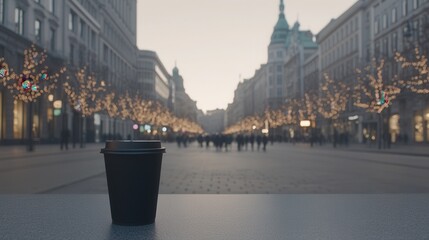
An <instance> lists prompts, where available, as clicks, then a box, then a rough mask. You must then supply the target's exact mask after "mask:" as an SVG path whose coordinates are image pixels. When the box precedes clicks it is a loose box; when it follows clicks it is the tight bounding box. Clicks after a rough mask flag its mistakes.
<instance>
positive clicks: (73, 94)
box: [64, 68, 106, 117]
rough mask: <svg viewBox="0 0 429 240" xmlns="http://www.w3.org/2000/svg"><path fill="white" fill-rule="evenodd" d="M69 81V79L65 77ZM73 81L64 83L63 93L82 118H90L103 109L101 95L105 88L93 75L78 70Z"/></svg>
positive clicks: (84, 70) (83, 69)
mask: <svg viewBox="0 0 429 240" xmlns="http://www.w3.org/2000/svg"><path fill="white" fill-rule="evenodd" d="M67 79H68V80H70V78H69V77H67ZM74 80H75V81H73V82H70V81H67V82H65V83H64V92H65V93H66V94H67V97H68V101H69V103H70V105H71V106H73V107H74V109H75V110H76V111H78V112H80V113H81V114H82V115H83V116H86V117H88V116H91V115H93V114H94V113H96V112H99V111H101V110H102V109H103V101H102V98H101V93H103V92H105V91H106V87H105V86H102V85H101V81H97V79H96V78H95V76H94V75H92V74H88V73H87V72H86V68H82V69H80V70H79V71H78V72H77V73H76V74H75V78H74Z"/></svg>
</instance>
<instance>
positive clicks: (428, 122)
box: [0, 109, 429, 141]
mask: <svg viewBox="0 0 429 240" xmlns="http://www.w3.org/2000/svg"><path fill="white" fill-rule="evenodd" d="M0 113H1V112H0ZM424 119H425V123H426V141H429V109H427V110H426V112H425V113H424Z"/></svg>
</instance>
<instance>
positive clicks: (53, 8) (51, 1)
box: [48, 0, 55, 13]
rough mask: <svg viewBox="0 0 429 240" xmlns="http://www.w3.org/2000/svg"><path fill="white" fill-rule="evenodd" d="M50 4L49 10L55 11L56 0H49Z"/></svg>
mask: <svg viewBox="0 0 429 240" xmlns="http://www.w3.org/2000/svg"><path fill="white" fill-rule="evenodd" d="M48 4H49V6H48V9H49V12H51V13H55V0H49V1H48Z"/></svg>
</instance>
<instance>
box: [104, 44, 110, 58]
mask: <svg viewBox="0 0 429 240" xmlns="http://www.w3.org/2000/svg"><path fill="white" fill-rule="evenodd" d="M108 53H109V48H108V47H107V45H106V44H103V60H104V62H105V63H107V60H108V59H109V55H108Z"/></svg>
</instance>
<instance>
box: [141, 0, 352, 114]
mask: <svg viewBox="0 0 429 240" xmlns="http://www.w3.org/2000/svg"><path fill="white" fill-rule="evenodd" d="M356 1H357V0H323V1H321V0H285V1H284V3H285V14H286V20H287V21H288V23H289V25H293V23H294V22H296V20H297V19H298V20H299V22H300V24H301V30H311V31H312V32H313V33H314V34H317V33H318V32H319V31H320V30H321V29H322V28H323V27H324V26H326V24H327V23H328V22H329V21H330V20H331V19H332V18H337V17H338V16H340V15H341V14H342V13H343V12H344V11H345V10H347V9H348V8H349V7H350V6H352V5H353V3H355V2H356ZM279 4H280V0H137V45H138V47H139V48H140V49H147V50H152V51H156V52H157V53H158V56H159V57H160V59H161V61H162V62H163V64H164V66H165V67H166V69H167V70H168V71H169V72H170V74H171V71H172V69H173V67H174V65H175V62H177V67H178V68H179V73H180V74H181V75H182V76H183V79H184V85H185V89H186V92H187V93H188V94H189V95H190V97H191V98H192V99H194V100H196V101H197V106H198V108H200V109H202V110H204V111H206V110H213V109H216V108H224V109H226V107H227V105H228V103H231V102H232V100H233V97H234V90H235V89H236V87H237V84H238V83H239V81H240V80H243V79H246V78H250V77H252V76H253V74H254V72H255V70H256V69H257V68H259V66H260V65H261V64H263V63H266V61H267V47H268V44H269V41H270V37H271V33H272V32H273V27H274V25H275V23H276V22H277V19H278V14H279ZM240 76H241V77H240Z"/></svg>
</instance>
